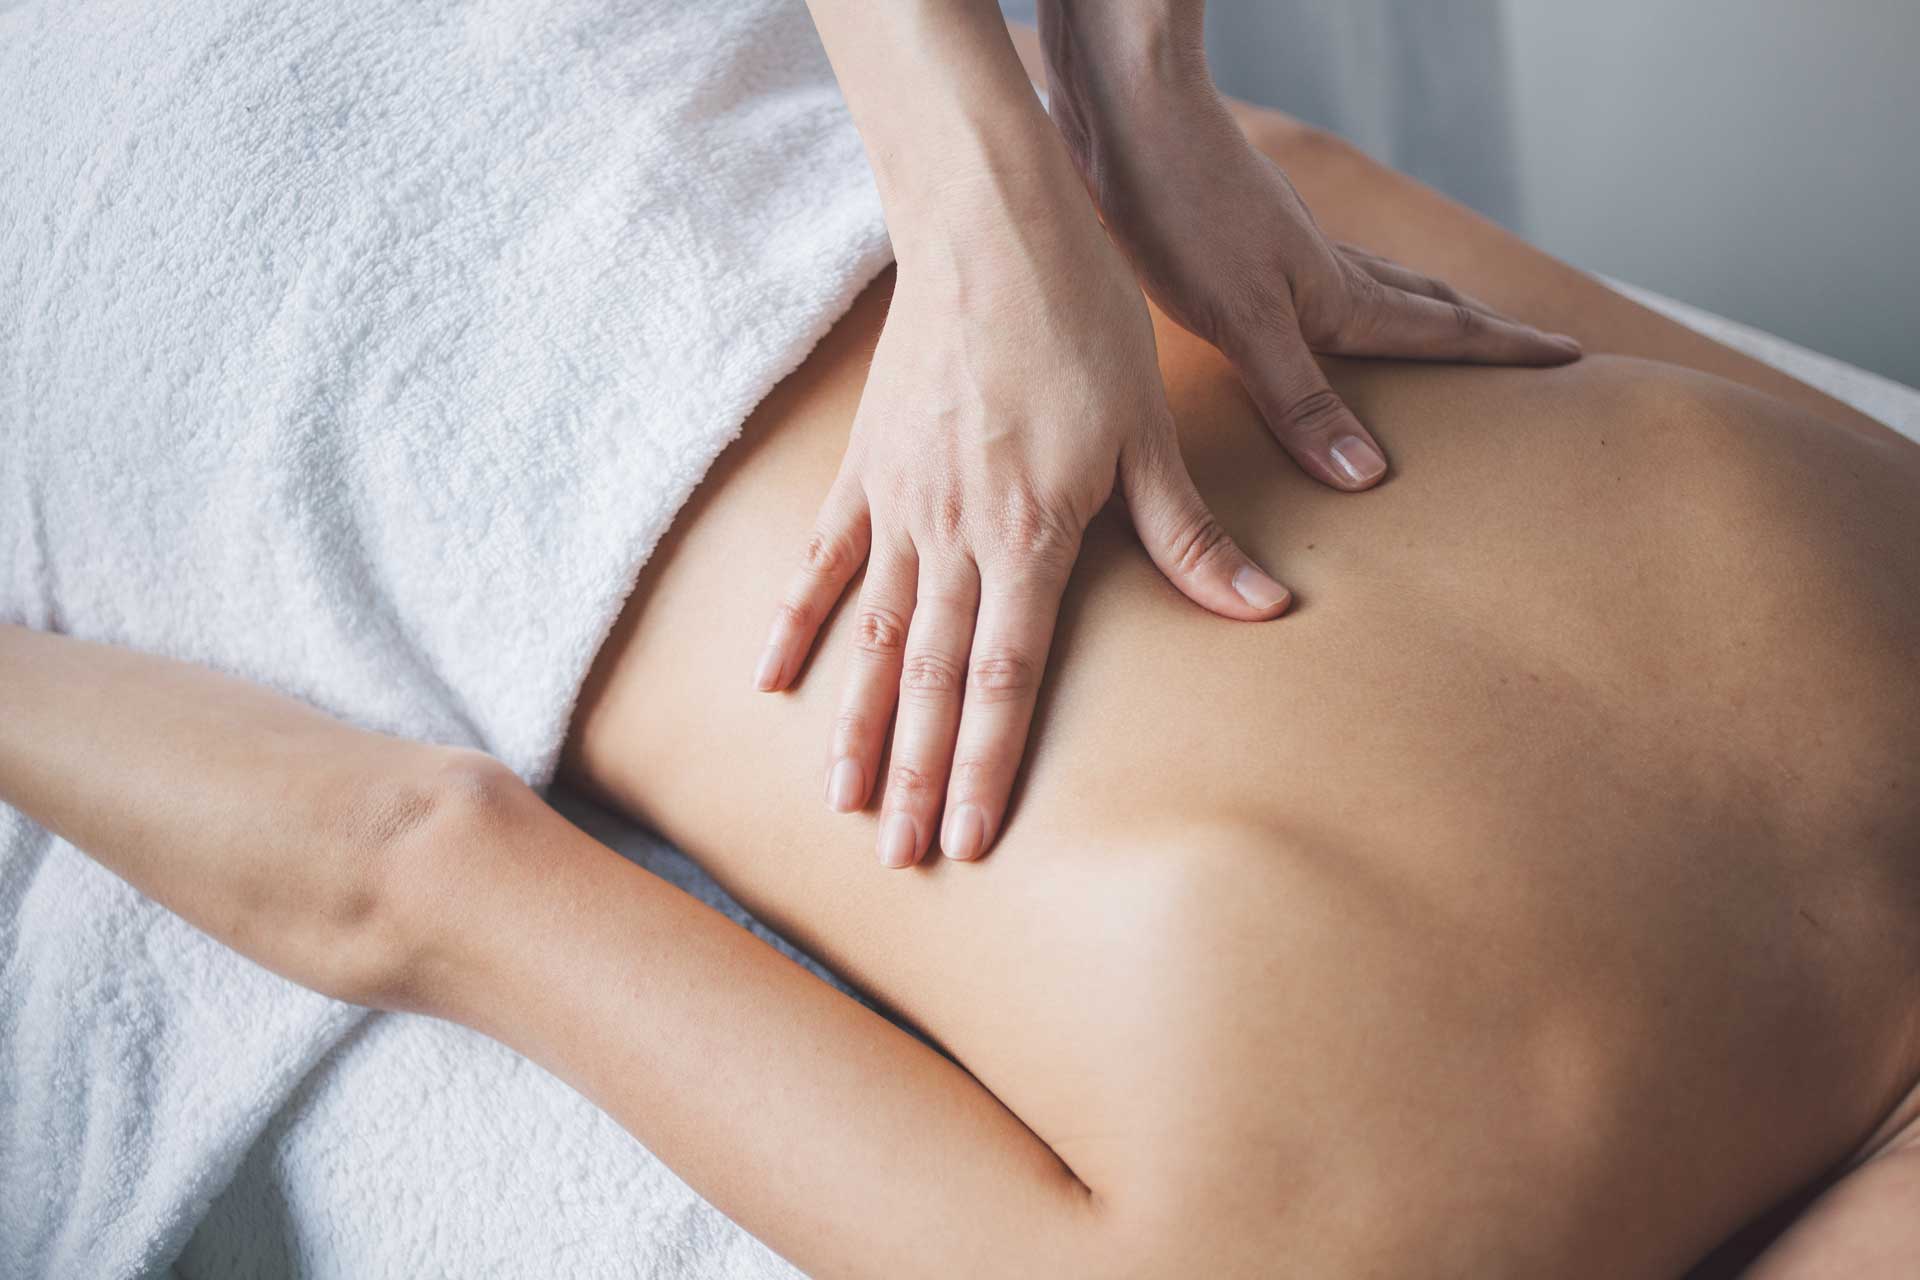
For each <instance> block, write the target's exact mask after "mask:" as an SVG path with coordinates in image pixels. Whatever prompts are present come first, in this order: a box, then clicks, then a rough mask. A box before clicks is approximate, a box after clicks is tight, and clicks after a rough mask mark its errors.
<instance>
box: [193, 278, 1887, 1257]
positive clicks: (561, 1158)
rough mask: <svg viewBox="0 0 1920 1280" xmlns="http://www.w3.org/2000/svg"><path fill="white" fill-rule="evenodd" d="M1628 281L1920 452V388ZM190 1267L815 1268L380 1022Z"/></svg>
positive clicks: (344, 1054)
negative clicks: (791, 1260)
mask: <svg viewBox="0 0 1920 1280" xmlns="http://www.w3.org/2000/svg"><path fill="white" fill-rule="evenodd" d="M1616 287H1618V288H1620V289H1621V290H1622V291H1623V292H1625V293H1627V294H1629V295H1630V296H1632V297H1634V298H1636V299H1637V300H1639V301H1641V302H1643V303H1645V304H1646V305H1648V306H1651V307H1653V308H1655V309H1656V310H1659V311H1662V312H1665V313H1666V314H1668V315H1671V316H1673V317H1674V318H1675V319H1676V320H1679V321H1680V322H1681V323H1683V324H1687V325H1689V326H1691V327H1693V328H1695V329H1698V330H1700V331H1702V332H1704V333H1707V334H1709V335H1711V336H1712V337H1715V338H1717V339H1719V340H1720V341H1722V342H1725V343H1726V344H1727V345H1729V346H1732V347H1736V348H1738V349H1740V350H1743V351H1745V352H1747V353H1748V354H1750V355H1753V356H1755V357H1757V358H1759V359H1762V360H1765V361H1767V362H1768V363H1770V364H1773V365H1776V366H1777V367H1779V368H1781V369H1784V370H1786V371H1787V372H1788V373H1791V374H1793V375H1794V376H1796V377H1798V378H1800V379H1801V380H1802V381H1804V382H1807V383H1809V384H1811V385H1813V386H1816V387H1819V388H1820V389H1822V390H1824V391H1826V392H1827V393H1828V394H1830V395H1833V396H1835V397H1836V398H1838V399H1840V400H1843V401H1846V402H1847V403H1849V404H1852V405H1853V406H1854V407H1856V408H1858V409H1860V410H1861V411H1863V412H1865V413H1868V414H1871V415H1872V416H1874V417H1876V418H1879V419H1880V420H1881V421H1883V422H1886V423H1887V424H1888V425H1890V426H1892V427H1894V428H1895V429H1897V430H1899V431H1901V432H1902V433H1904V434H1906V435H1907V436H1909V437H1911V438H1914V439H1917V440H1920V391H1916V390H1914V389H1913V388H1910V387H1905V386H1902V385H1901V384H1899V383H1897V382H1893V381H1890V380H1889V379H1886V378H1883V377H1880V376H1878V375H1876V374H1872V373H1868V372H1866V371H1865V370H1862V369H1857V368H1854V367H1853V366H1851V365H1848V364H1845V363H1843V362H1841V361H1839V360H1835V359H1832V358H1831V357H1828V356H1823V355H1820V354H1818V353H1816V352H1812V351H1808V350H1807V349H1805V348H1803V347H1799V346H1796V345H1794V344H1792V343H1790V342H1787V341H1785V340H1783V339H1780V338H1776V337H1774V336H1772V335H1771V334H1767V333H1764V332H1761V331H1759V330H1756V329H1752V328H1749V327H1747V326H1745V325H1740V324H1736V323H1734V322H1733V321H1730V320H1725V319H1722V318H1721V317H1718V316H1714V315H1711V314H1709V313H1706V312H1703V311H1700V310H1698V309H1696V308H1692V307H1688V306H1685V305H1684V304H1681V303H1677V302H1673V301H1671V300H1669V299H1666V298H1663V297H1660V296H1659V295H1657V294H1652V293H1648V292H1646V291H1644V290H1639V289H1635V288H1632V287H1631V286H1626V285H1616ZM557 800H558V802H559V803H561V804H562V806H563V807H565V808H568V809H569V811H570V812H571V813H572V814H573V816H575V818H576V820H578V821H580V822H581V823H582V824H583V825H585V826H586V827H587V829H588V830H590V831H592V832H593V833H594V834H595V835H597V836H599V837H600V838H601V839H603V840H606V841H607V842H608V843H609V844H610V845H612V846H613V847H615V848H616V849H618V850H619V851H620V852H621V853H623V854H624V855H626V856H628V857H630V858H633V859H634V860H635V861H637V862H639V863H640V864H641V865H643V866H646V867H647V868H648V869H650V870H653V871H655V872H658V873H659V874H661V875H663V876H666V877H667V878H668V879H670V880H673V881H674V882H676V883H678V884H680V885H681V886H682V887H684V888H687V889H689V890H691V891H693V892H695V893H696V894H698V895H699V896H701V897H703V898H705V899H706V900H707V901H709V902H712V903H713V904H715V905H716V906H718V907H720V908H721V909H722V910H725V911H727V912H728V913H729V914H731V915H733V916H734V918H735V919H737V920H740V921H741V922H742V923H743V924H747V925H748V926H749V927H751V928H755V929H756V931H758V932H760V933H761V934H762V936H765V937H768V938H769V939H770V940H772V941H774V942H775V943H776V945H781V944H779V940H778V939H774V938H773V937H772V935H771V934H768V933H766V931H764V930H760V929H759V928H758V926H757V925H755V924H753V922H751V921H750V920H749V919H748V917H747V916H746V914H745V913H744V912H743V911H741V910H740V909H739V908H738V907H737V906H736V905H734V904H733V903H732V902H731V901H730V900H728V899H727V898H726V896H725V895H724V894H723V893H722V892H721V891H720V890H719V889H718V887H717V886H715V885H714V884H713V883H712V881H710V880H708V879H707V878H706V877H705V876H704V875H703V874H701V872H700V871H699V870H698V869H697V868H696V867H694V866H693V864H692V863H691V862H689V861H688V860H687V859H686V858H685V857H684V856H683V855H681V854H680V853H678V852H677V851H676V850H674V849H672V848H671V847H670V846H668V845H666V844H665V843H664V842H662V841H660V840H659V839H657V838H656V837H654V836H652V835H650V834H649V833H647V832H645V831H643V830H640V829H639V828H636V827H633V826H630V825H627V824H624V823H622V822H620V821H619V820H618V819H615V818H613V817H612V816H611V815H607V814H605V813H603V812H600V811H597V810H593V809H591V808H590V807H588V806H585V805H583V804H581V803H580V802H577V801H572V800H568V799H566V798H565V797H558V798H557ZM783 949H785V948H784V947H783ZM788 954H789V955H794V954H795V953H793V952H792V951H791V950H790V949H788ZM798 958H799V957H797V956H796V959H798ZM802 962H803V963H804V961H802ZM809 967H813V966H809ZM813 968H814V972H816V973H819V974H820V976H821V977H822V978H823V979H826V980H828V981H831V979H830V978H827V975H825V974H824V973H822V972H821V971H820V970H819V969H818V968H817V967H813ZM175 1272H176V1274H177V1275H178V1276H181V1277H183V1278H186V1280H241V1278H243V1277H244V1278H246V1280H263V1278H271V1277H278V1276H299V1277H310V1278H312V1280H336V1278H338V1280H349V1278H351V1280H386V1278H388V1277H391V1278H392V1280H419V1278H420V1277H427V1276H462V1277H469V1276H470V1277H489V1276H497V1277H550V1276H568V1277H576V1278H579V1280H601V1278H603V1277H605V1278H609V1280H610V1278H612V1277H649V1278H654V1277H657V1278H659V1280H722V1278H725V1280H773V1278H775V1277H779V1278H782V1280H790V1278H791V1277H794V1276H796V1275H797V1274H798V1273H797V1272H796V1271H794V1270H793V1269H792V1268H791V1267H790V1266H788V1265H787V1264H786V1263H785V1262H783V1261H781V1260H780V1259H779V1258H778V1257H776V1256H775V1255H774V1254H773V1253H772V1252H770V1251H769V1250H767V1249H766V1248H765V1246H763V1245H761V1244H760V1243H759V1242H758V1241H756V1240H754V1239H753V1237H751V1236H749V1235H748V1234H747V1233H746V1232H745V1231H743V1230H741V1229H740V1228H739V1227H736V1226H735V1225H733V1223H732V1222H730V1221H729V1220H728V1219H727V1218H726V1217H725V1216H724V1215H722V1214H721V1213H720V1212H719V1211H718V1210H716V1209H714V1208H713V1207H712V1206H710V1205H708V1204H707V1203H706V1202H705V1201H703V1200H701V1199H700V1198H699V1197H698V1196H697V1195H695V1194H694V1193H693V1192H692V1191H691V1190H690V1189H689V1188H688V1187H687V1186H686V1185H685V1184H684V1183H682V1182H681V1181H680V1180H679V1179H678V1178H676V1177H674V1175H673V1174H672V1173H670V1172H669V1171H668V1170H667V1169H666V1167H665V1166H664V1165H662V1164H661V1163H660V1162H659V1161H658V1160H656V1159H655V1158H654V1157H653V1156H652V1155H651V1154H650V1153H649V1152H648V1151H647V1150H646V1149H645V1148H644V1147H642V1146H641V1145H640V1144H639V1143H638V1142H636V1141H634V1140H633V1139H632V1138H631V1137H629V1136H628V1135H627V1134H626V1133H625V1132H624V1131H622V1130H621V1129H620V1128H619V1127H618V1126H616V1125H615V1124H614V1123H613V1122H612V1121H610V1120H608V1119H607V1118H606V1116H604V1115H603V1114H601V1113H600V1112H599V1111H598V1110H596V1109H595V1108H594V1107H593V1106H591V1105H590V1104H588V1103H587V1102H586V1101H585V1100H584V1099H582V1098H580V1097H579V1096H578V1095H577V1094H575V1093H573V1092H572V1091H571V1090H570V1089H568V1088H567V1087H566V1086H565V1085H562V1084H560V1083H559V1082H558V1081H556V1080H554V1079H553V1078H552V1077H551V1076H549V1075H547V1074H546V1073H545V1072H543V1071H541V1070H540V1069H539V1068H537V1067H535V1066H533V1065H532V1064H530V1063H528V1062H527V1061H525V1060H524V1059H522V1058H520V1057H518V1056H517V1055H515V1054H513V1053H511V1052H509V1051H508V1050H506V1049H503V1048H501V1047H500V1046H499V1045H496V1044H494V1043H492V1042H491V1041H488V1040H486V1039H485V1038H484V1037H481V1036H479V1035H476V1034H474V1033H472V1032H469V1031H466V1030H463V1029H462V1028H459V1027H454V1026H451V1025H448V1024H446V1023H440V1022H434V1021H432V1020H429V1019H425V1018H415V1017H403V1016H396V1015H382V1016H376V1017H373V1018H371V1019H369V1020H368V1021H367V1022H366V1024H365V1025H364V1026H363V1027H362V1028H360V1029H359V1030H358V1031H357V1032H356V1033H354V1034H353V1035H352V1036H350V1037H349V1038H348V1039H347V1040H346V1041H344V1042H343V1043H342V1044H341V1045H340V1046H339V1047H338V1048H337V1049H336V1050H335V1051H334V1052H333V1053H332V1054H331V1055H330V1056H329V1057H328V1058H327V1059H325V1060H324V1061H323V1062H322V1063H321V1064H320V1066H319V1067H318V1068H316V1069H315V1071H314V1072H313V1074H312V1076H311V1077H310V1078H309V1079H308V1081H307V1082H306V1084H305V1085H304V1086H303V1087H302V1088H301V1089H300V1091H299V1092H298V1093H297V1094H296V1095H295V1096H294V1098H293V1100H292V1101H291V1102H290V1103H289V1105H288V1106H287V1107H286V1109H285V1110H284V1111H283V1112H282V1113H281V1114H280V1115H279V1116H278V1117H277V1118H276V1119H275V1121H274V1122H273V1124H272V1125H270V1126H269V1127H268V1129H267V1130H266V1132H265V1133H264V1134H263V1135H262V1137H261V1138H260V1140H259V1142H258V1143H257V1144H256V1146H255V1147H254V1149H253V1151H252V1152H251V1154H250V1155H249V1157H248V1158H247V1160H246V1161H245V1162H244V1164H243V1165H242V1167H241V1169H240V1170H239V1172H238V1173H237V1175H236V1176H235V1178H234V1180H233V1182H232V1184H231V1185H230V1186H229V1187H228V1188H227V1190H226V1192H225V1193H224V1194H223V1195H222V1196H220V1197H219V1199H218V1200H216V1201H215V1203H214V1205H213V1206H212V1208H211V1210H210V1211H209V1212H208V1214H207V1216H206V1218H205V1219H204V1220H203V1222H202V1224H201V1226H200V1229H199V1231H198V1232H197V1233H196V1234H195V1235H194V1237H193V1240H192V1241H191V1243H190V1244H189V1245H188V1247H187V1249H186V1251H185V1253H184V1254H183V1256H182V1257H181V1258H180V1260H179V1262H178V1263H177V1265H176V1267H175Z"/></svg>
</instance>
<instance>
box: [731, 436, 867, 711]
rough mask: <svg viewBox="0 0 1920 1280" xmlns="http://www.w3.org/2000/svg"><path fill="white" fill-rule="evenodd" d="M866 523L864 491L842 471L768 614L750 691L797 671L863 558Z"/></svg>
mask: <svg viewBox="0 0 1920 1280" xmlns="http://www.w3.org/2000/svg"><path fill="white" fill-rule="evenodd" d="M872 527H873V526H872V522H871V520H870V518H869V516H868V512H867V500H866V495H865V494H864V493H862V492H861V489H860V485H859V483H858V482H857V481H855V480H854V479H852V478H851V477H850V476H849V475H848V474H847V473H846V472H842V473H841V474H840V475H839V476H838V477H837V478H835V480H834V482H833V488H832V489H830V490H828V492H827V499H826V501H825V502H824V503H823V504H821V507H820V515H819V518H818V519H817V520H816V521H815V523H814V528H813V533H812V534H811V535H810V536H809V537H808V538H807V545H806V550H805V551H804V553H803V554H802V558H801V563H800V567H799V568H798V569H796V570H795V571H794V574H793V577H792V579H791V580H790V581H789V582H788V583H787V589H786V593H785V594H784V595H782V596H781V598H780V604H779V605H778V606H777V608H776V610H775V612H774V618H773V627H772V629H771V630H770V631H769V632H768V634H767V646H766V648H765V649H763V650H762V651H761V653H760V663H759V665H758V666H757V667H756V668H755V669H754V675H753V684H754V687H755V688H756V689H760V690H763V691H767V692H771V691H773V690H776V689H784V688H786V687H787V686H788V685H789V684H791V683H792V682H793V680H794V678H795V677H796V676H798V675H799V674H800V667H801V664H802V663H804V662H805V661H806V658H807V654H808V652H809V651H810V650H811V649H812V648H813V641H814V637H816V636H817V635H819V634H820V624H821V623H822V622H824V621H826V617H827V615H828V614H829V613H831V612H833V606H834V605H835V604H837V603H839V600H840V596H841V594H842V593H843V592H844V591H846V589H847V583H848V582H850V581H851V580H852V578H853V575H854V573H855V572H856V571H857V570H858V569H859V568H860V565H861V562H862V561H864V560H865V559H866V558H867V546H868V543H869V542H870V541H871V539H872Z"/></svg>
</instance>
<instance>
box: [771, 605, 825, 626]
mask: <svg viewBox="0 0 1920 1280" xmlns="http://www.w3.org/2000/svg"><path fill="white" fill-rule="evenodd" d="M773 613H774V621H775V622H776V623H778V624H779V625H780V626H782V627H784V628H786V629H787V630H788V631H797V632H802V633H805V632H809V631H812V630H813V624H814V620H815V614H814V610H813V606H812V605H811V604H809V603H807V602H806V601H805V600H782V601H781V602H780V603H779V604H777V605H775V606H774V607H773Z"/></svg>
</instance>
